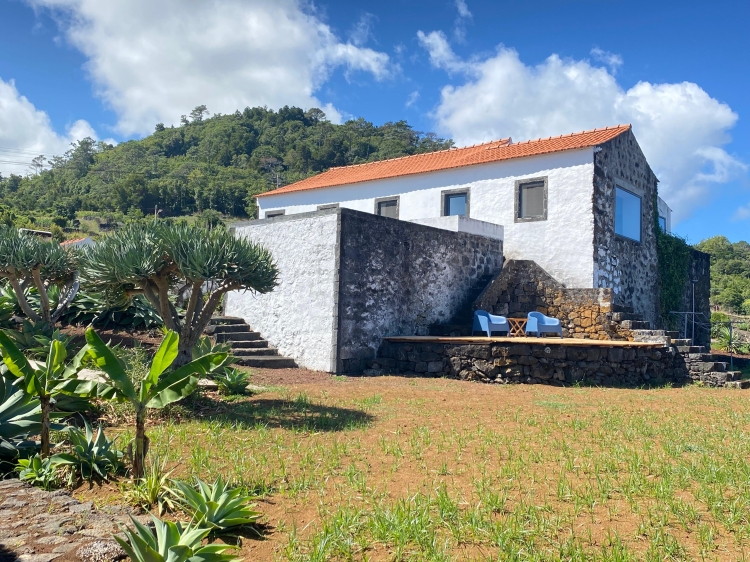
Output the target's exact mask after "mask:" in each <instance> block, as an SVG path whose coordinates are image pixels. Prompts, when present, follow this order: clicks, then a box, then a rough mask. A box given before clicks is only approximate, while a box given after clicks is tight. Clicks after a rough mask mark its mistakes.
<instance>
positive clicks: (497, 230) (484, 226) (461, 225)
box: [409, 215, 503, 240]
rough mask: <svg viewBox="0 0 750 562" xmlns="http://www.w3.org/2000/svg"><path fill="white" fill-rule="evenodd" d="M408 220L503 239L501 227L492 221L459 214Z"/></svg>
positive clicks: (443, 228)
mask: <svg viewBox="0 0 750 562" xmlns="http://www.w3.org/2000/svg"><path fill="white" fill-rule="evenodd" d="M409 222H413V223H416V224H423V225H425V226H431V227H433V228H440V229H442V230H450V231H451V232H466V233H467V234H476V235H478V236H484V237H486V238H495V239H496V240H502V239H503V227H502V226H500V225H499V224H495V223H492V222H485V221H478V220H477V219H471V218H467V217H463V216H459V215H453V216H452V217H430V218H428V219H412V220H410V221H409Z"/></svg>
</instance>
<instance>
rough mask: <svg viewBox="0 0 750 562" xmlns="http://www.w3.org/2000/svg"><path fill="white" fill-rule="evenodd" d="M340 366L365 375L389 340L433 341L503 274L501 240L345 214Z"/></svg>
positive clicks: (340, 369)
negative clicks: (432, 331) (434, 328)
mask: <svg viewBox="0 0 750 562" xmlns="http://www.w3.org/2000/svg"><path fill="white" fill-rule="evenodd" d="M339 213H340V227H339V228H340V235H339V240H340V243H339V246H340V250H339V258H338V259H339V263H338V279H339V285H338V287H339V288H338V294H337V299H338V331H337V338H338V361H337V368H336V372H338V373H360V372H362V371H363V370H365V369H366V368H367V365H368V363H369V362H370V361H371V360H372V359H374V358H375V356H376V353H377V350H378V348H379V347H380V345H381V341H382V338H383V337H385V336H396V335H415V334H427V333H428V330H429V327H430V325H432V324H440V323H444V322H447V321H449V320H450V319H451V318H453V316H454V315H455V314H456V312H457V311H458V310H459V308H460V307H461V306H462V305H464V304H465V301H466V298H467V295H468V294H469V292H470V291H471V289H472V287H473V286H474V285H475V283H476V281H477V279H479V278H481V277H483V276H485V275H492V274H494V273H496V272H497V271H499V270H500V268H501V266H502V262H503V254H502V251H503V250H502V241H500V240H497V239H493V238H486V237H483V236H477V235H474V234H468V233H464V232H450V231H447V230H442V229H437V228H431V227H428V226H422V225H419V224H414V223H411V222H406V221H400V220H395V219H389V218H385V217H379V216H377V215H373V214H368V213H362V212H359V211H353V210H350V209H340V210H339Z"/></svg>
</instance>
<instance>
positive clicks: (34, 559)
mask: <svg viewBox="0 0 750 562" xmlns="http://www.w3.org/2000/svg"><path fill="white" fill-rule="evenodd" d="M58 556H60V554H59V553H55V552H47V553H44V554H22V555H21V556H19V557H18V561H19V562H49V561H50V560H54V559H55V558H57V557H58Z"/></svg>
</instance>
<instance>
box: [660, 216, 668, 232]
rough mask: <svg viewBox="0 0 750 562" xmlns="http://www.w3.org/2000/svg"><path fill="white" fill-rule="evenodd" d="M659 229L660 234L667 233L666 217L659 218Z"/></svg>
mask: <svg viewBox="0 0 750 562" xmlns="http://www.w3.org/2000/svg"><path fill="white" fill-rule="evenodd" d="M659 228H661V231H662V232H666V231H667V218H666V217H659Z"/></svg>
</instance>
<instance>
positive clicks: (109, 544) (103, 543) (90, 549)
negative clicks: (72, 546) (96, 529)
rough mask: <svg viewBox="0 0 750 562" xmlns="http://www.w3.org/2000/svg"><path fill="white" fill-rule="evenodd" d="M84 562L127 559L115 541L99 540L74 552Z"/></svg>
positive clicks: (108, 561) (106, 561)
mask: <svg viewBox="0 0 750 562" xmlns="http://www.w3.org/2000/svg"><path fill="white" fill-rule="evenodd" d="M76 556H78V558H79V559H80V560H83V561H84V562H115V561H116V560H122V559H123V558H127V554H125V551H124V550H123V549H122V547H121V546H120V545H119V544H117V543H116V542H115V541H109V540H99V541H94V542H91V543H89V544H86V545H84V546H82V547H81V548H79V549H78V550H77V551H76Z"/></svg>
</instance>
